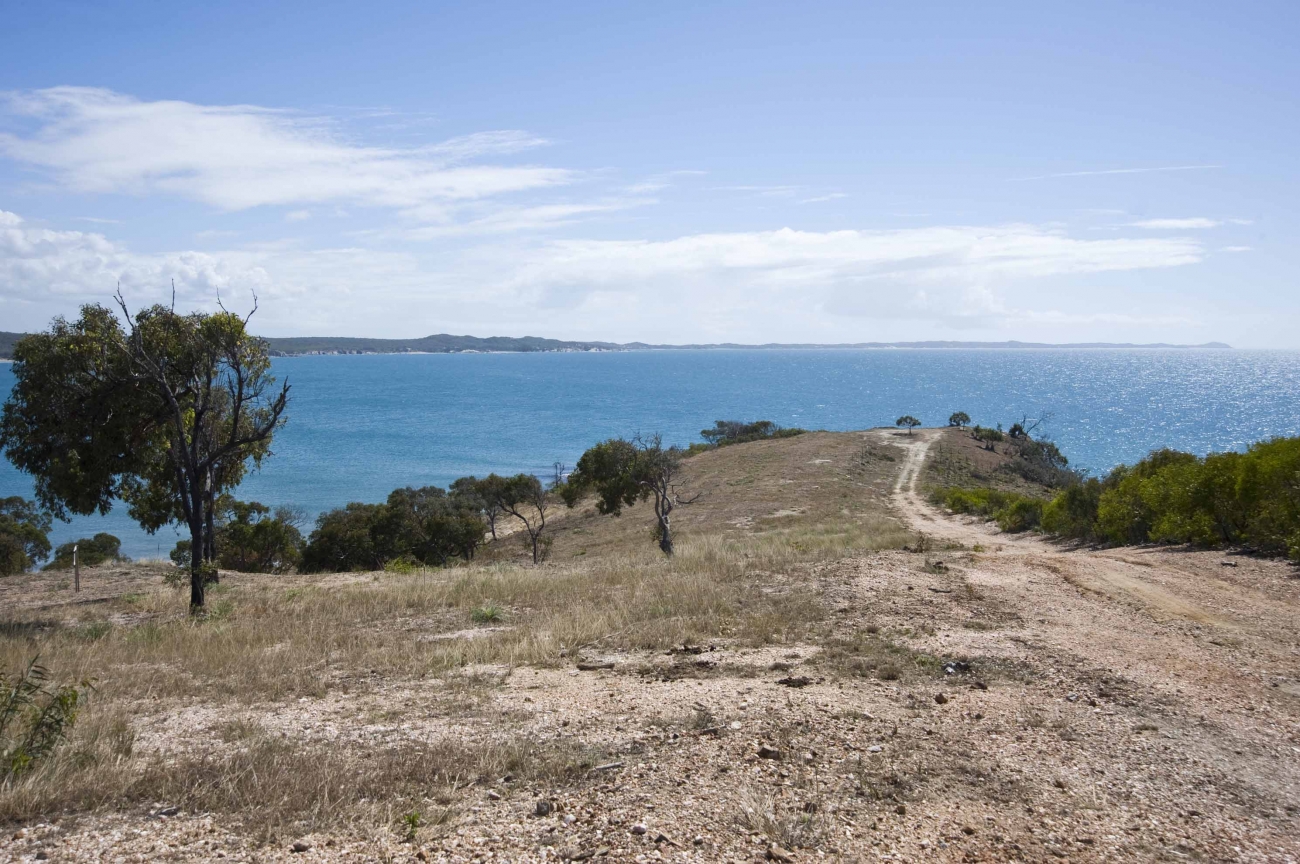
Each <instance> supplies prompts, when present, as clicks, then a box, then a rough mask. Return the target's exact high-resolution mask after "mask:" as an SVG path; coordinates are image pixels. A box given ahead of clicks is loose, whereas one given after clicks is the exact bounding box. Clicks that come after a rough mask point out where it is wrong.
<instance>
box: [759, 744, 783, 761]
mask: <svg viewBox="0 0 1300 864" xmlns="http://www.w3.org/2000/svg"><path fill="white" fill-rule="evenodd" d="M758 758H759V759H780V758H781V751H780V750H778V749H776V748H775V747H771V746H769V745H767V744H759V745H758Z"/></svg>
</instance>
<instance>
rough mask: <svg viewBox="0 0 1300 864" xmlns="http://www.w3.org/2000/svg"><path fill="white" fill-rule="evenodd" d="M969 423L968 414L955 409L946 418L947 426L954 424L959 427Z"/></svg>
mask: <svg viewBox="0 0 1300 864" xmlns="http://www.w3.org/2000/svg"><path fill="white" fill-rule="evenodd" d="M969 423H970V415H969V414H967V413H966V412H965V411H956V412H954V413H953V414H952V415H951V416H950V417H949V418H948V425H949V426H956V427H957V428H958V429H960V428H961V427H963V426H966V425H968V424H969Z"/></svg>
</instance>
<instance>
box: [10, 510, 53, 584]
mask: <svg viewBox="0 0 1300 864" xmlns="http://www.w3.org/2000/svg"><path fill="white" fill-rule="evenodd" d="M50 522H51V520H50V515H49V514H48V513H45V512H43V511H42V510H41V509H40V508H39V507H37V506H36V504H35V503H33V502H31V501H28V500H27V499H26V498H20V497H18V496H17V495H15V496H13V497H10V498H0V576H12V575H14V574H16V573H22V572H24V571H25V570H29V569H31V568H32V567H34V566H36V563H37V562H39V561H44V560H45V559H46V558H47V557H49V554H50V540H49V536H48V535H49V533H50Z"/></svg>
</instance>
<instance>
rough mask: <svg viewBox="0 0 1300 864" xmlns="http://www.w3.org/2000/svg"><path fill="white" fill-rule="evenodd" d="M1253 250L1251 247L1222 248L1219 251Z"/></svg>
mask: <svg viewBox="0 0 1300 864" xmlns="http://www.w3.org/2000/svg"><path fill="white" fill-rule="evenodd" d="M1252 248H1254V247H1252V246H1224V247H1222V248H1221V249H1219V251H1220V252H1249V251H1251V249H1252Z"/></svg>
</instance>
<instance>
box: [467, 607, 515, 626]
mask: <svg viewBox="0 0 1300 864" xmlns="http://www.w3.org/2000/svg"><path fill="white" fill-rule="evenodd" d="M469 617H470V620H471V621H473V622H474V623H475V624H496V623H497V622H499V621H504V620H505V617H506V611H505V610H504V609H502V608H501V607H500V606H497V605H496V604H495V603H485V604H483V605H482V606H477V607H475V608H474V610H473V611H472V612H470V613H469Z"/></svg>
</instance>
